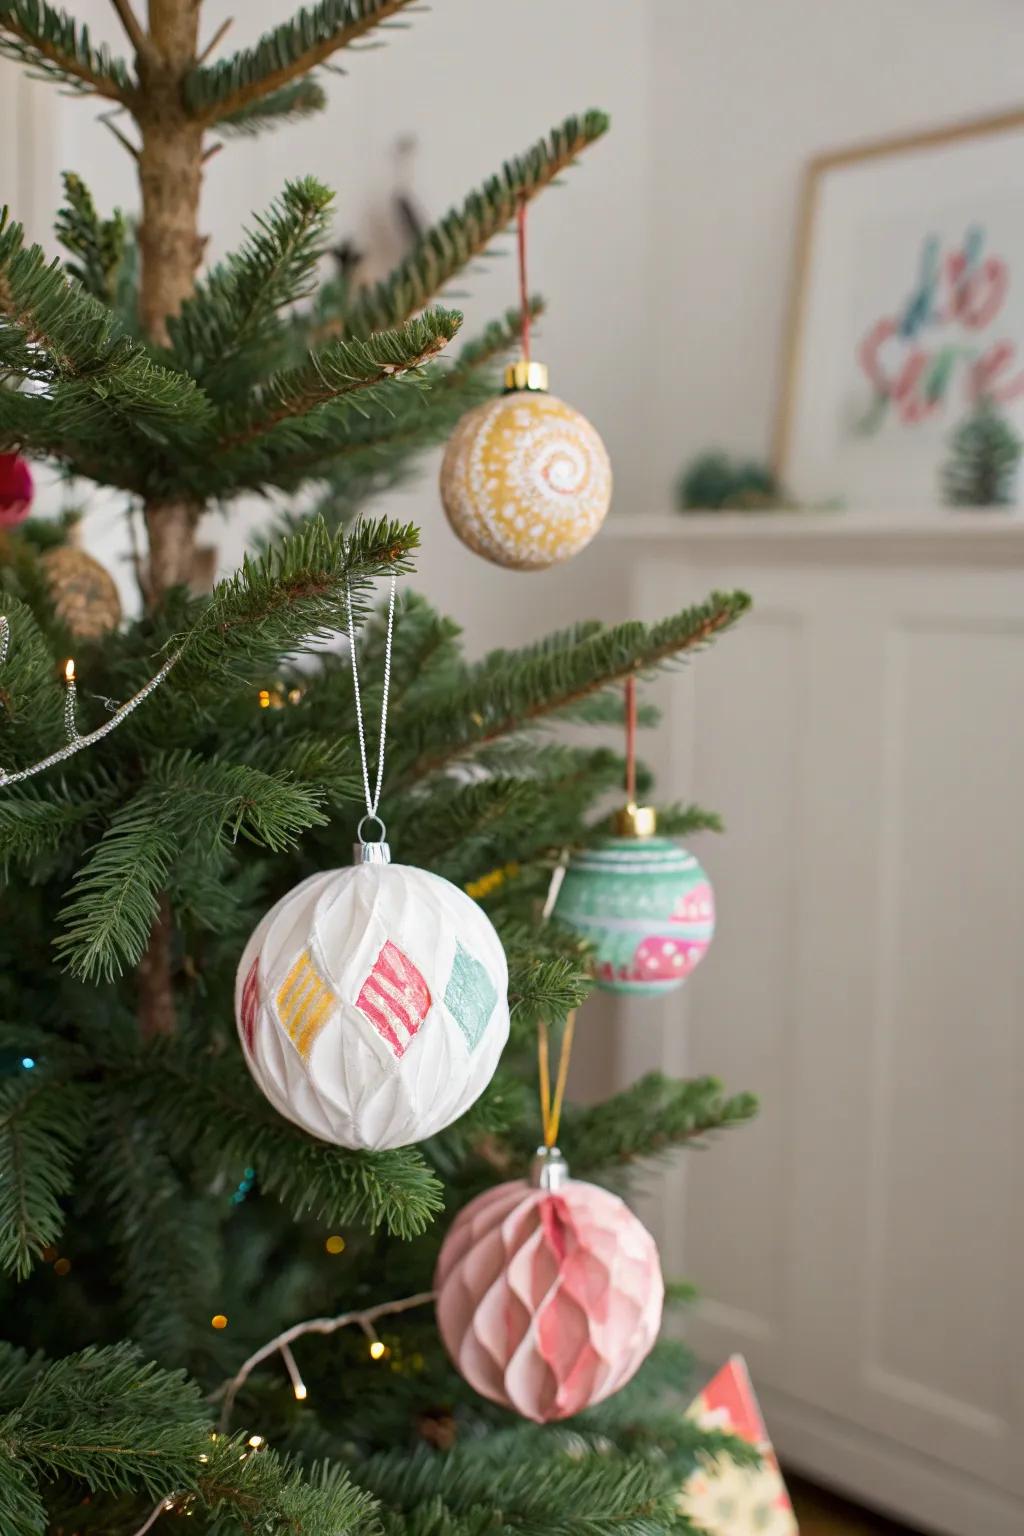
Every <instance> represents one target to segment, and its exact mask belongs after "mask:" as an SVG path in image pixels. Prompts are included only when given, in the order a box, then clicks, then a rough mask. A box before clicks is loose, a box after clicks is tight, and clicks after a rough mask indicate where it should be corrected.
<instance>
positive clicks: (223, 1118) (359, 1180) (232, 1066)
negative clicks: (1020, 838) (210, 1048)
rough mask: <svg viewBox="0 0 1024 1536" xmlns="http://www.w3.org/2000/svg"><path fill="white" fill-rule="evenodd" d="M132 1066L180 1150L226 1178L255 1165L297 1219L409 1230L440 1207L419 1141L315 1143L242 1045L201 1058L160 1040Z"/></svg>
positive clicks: (143, 1095) (143, 1094)
mask: <svg viewBox="0 0 1024 1536" xmlns="http://www.w3.org/2000/svg"><path fill="white" fill-rule="evenodd" d="M197 1060H201V1061H202V1070H201V1071H197ZM130 1072H131V1082H132V1083H133V1084H134V1085H135V1090H136V1096H137V1098H138V1099H139V1100H141V1102H143V1103H144V1104H145V1106H146V1109H147V1113H148V1115H149V1117H150V1119H151V1121H152V1123H154V1124H158V1125H159V1126H160V1128H161V1133H162V1135H163V1137H164V1139H165V1143H166V1145H167V1147H168V1148H169V1150H170V1151H171V1152H172V1153H173V1154H174V1155H175V1156H181V1157H188V1158H192V1159H199V1160H201V1161H202V1162H203V1164H204V1165H205V1166H206V1167H207V1168H208V1169H220V1170H223V1172H224V1175H225V1177H226V1178H229V1179H230V1178H234V1179H237V1177H238V1169H239V1168H244V1167H252V1168H254V1169H255V1170H256V1175H257V1178H258V1181H259V1184H260V1188H261V1189H262V1190H264V1191H265V1192H266V1193H267V1194H272V1195H274V1196H276V1198H277V1199H278V1200H279V1201H280V1202H281V1204H282V1205H285V1206H287V1207H288V1209H289V1210H290V1211H291V1212H292V1213H293V1215H294V1216H295V1217H296V1218H299V1217H301V1216H305V1215H307V1214H311V1215H313V1216H314V1217H317V1218H320V1219H322V1220H324V1221H329V1222H332V1223H337V1224H339V1225H344V1224H346V1223H361V1224H364V1225H366V1226H368V1227H370V1228H371V1229H376V1228H378V1227H380V1226H383V1227H385V1228H386V1229H387V1230H388V1231H389V1232H391V1233H393V1234H394V1235H395V1236H397V1237H401V1238H411V1237H416V1236H419V1235H420V1234H421V1233H422V1232H424V1231H425V1230H426V1228H427V1226H428V1225H429V1224H430V1222H431V1221H432V1220H433V1218H434V1216H435V1215H436V1214H437V1213H438V1211H439V1210H440V1209H441V1205H442V1201H441V1187H440V1184H439V1183H438V1181H437V1180H436V1178H435V1177H434V1175H433V1174H432V1173H431V1171H430V1169H429V1168H428V1167H427V1165H426V1163H425V1162H424V1160H423V1157H422V1155H421V1153H420V1152H419V1150H418V1148H415V1147H402V1148H399V1149H398V1150H397V1151H393V1152H347V1151H343V1150H342V1149H341V1148H338V1147H332V1146H328V1145H327V1144H325V1143H324V1142H317V1141H314V1140H313V1139H312V1138H311V1137H309V1136H307V1135H306V1134H305V1133H304V1132H303V1131H300V1130H299V1129H298V1127H297V1126H294V1125H292V1124H291V1123H290V1122H289V1121H287V1120H283V1119H282V1118H281V1116H280V1115H278V1114H277V1113H276V1112H275V1111H274V1110H273V1109H272V1108H271V1106H270V1105H269V1104H268V1103H267V1101H266V1099H264V1098H263V1097H262V1096H261V1095H260V1094H259V1092H258V1090H257V1089H256V1088H255V1086H254V1085H253V1083H252V1080H251V1079H250V1077H249V1074H248V1072H247V1071H246V1069H245V1067H244V1065H243V1064H242V1062H241V1060H240V1058H239V1057H238V1055H237V1053H235V1052H233V1053H232V1056H231V1058H230V1059H224V1058H219V1059H218V1058H214V1057H213V1056H211V1055H210V1054H206V1055H205V1056H200V1054H199V1052H198V1050H197V1048H196V1046H195V1045H194V1044H192V1043H187V1044H186V1045H185V1046H184V1047H182V1046H181V1044H180V1042H178V1041H174V1042H170V1043H165V1042H157V1043H156V1045H155V1046H154V1047H152V1048H151V1053H150V1054H148V1055H144V1056H142V1057H139V1058H137V1059H134V1060H133V1061H132V1063H131V1066H130ZM169 1088H173V1089H174V1090H175V1091H172V1092H168V1089H169Z"/></svg>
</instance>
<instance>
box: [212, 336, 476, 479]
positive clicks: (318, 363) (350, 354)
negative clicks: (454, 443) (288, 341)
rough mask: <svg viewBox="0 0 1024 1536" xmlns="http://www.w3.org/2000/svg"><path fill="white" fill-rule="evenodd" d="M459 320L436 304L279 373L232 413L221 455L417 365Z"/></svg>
mask: <svg viewBox="0 0 1024 1536" xmlns="http://www.w3.org/2000/svg"><path fill="white" fill-rule="evenodd" d="M461 323H462V316H461V315H460V314H459V312H458V310H450V309H433V310H428V311H427V313H426V314H423V315H420V316H419V317H418V318H417V319H415V320H409V321H406V322H405V324H403V325H401V326H399V327H397V328H396V329H394V330H390V331H378V332H376V333H375V334H374V335H372V336H369V337H367V339H366V340H365V341H335V342H331V343H330V344H329V345H328V346H326V347H323V348H321V350H320V351H319V352H314V353H312V354H311V355H310V357H309V359H308V361H307V362H306V363H304V364H302V365H301V366H299V367H297V368H289V369H285V370H284V371H283V372H281V373H279V374H277V375H276V376H275V377H274V378H273V379H271V380H270V381H269V383H268V384H267V385H266V386H265V387H264V388H263V389H262V390H261V391H259V393H258V395H257V396H256V398H255V399H254V400H253V401H252V402H251V404H250V405H249V407H248V408H247V409H246V410H245V411H244V412H243V413H241V414H240V415H239V417H238V418H237V419H231V418H229V419H228V423H227V427H228V430H227V431H226V432H225V433H224V435H223V436H222V437H221V440H220V443H219V445H218V447H217V453H218V455H220V454H223V453H228V454H230V453H231V451H232V450H233V449H237V448H239V447H243V446H244V445H245V444H247V443H249V442H251V441H252V440H253V439H254V438H258V437H263V436H264V435H265V434H267V433H268V432H270V431H271V430H272V429H273V428H274V427H276V426H279V425H280V424H281V423H283V422H288V421H291V420H294V419H295V418H308V417H309V416H310V415H311V413H313V412H315V411H316V410H317V408H318V407H320V406H325V405H328V404H333V403H335V402H341V401H344V400H345V398H346V397H348V396H350V395H353V394H355V393H356V392H357V391H360V390H367V389H372V388H373V387H375V386H377V385H380V384H383V383H384V382H385V381H386V380H388V379H392V378H394V377H395V376H396V375H399V374H403V373H408V372H409V371H410V370H411V369H415V368H419V367H420V366H421V365H422V364H423V363H425V362H426V361H427V360H428V359H429V358H431V357H433V356H435V355H436V353H438V352H440V351H441V349H442V348H443V347H444V346H446V345H447V343H448V342H449V341H450V340H451V339H452V337H453V336H454V335H455V333H456V331H457V330H458V328H459V326H460V325H461ZM310 425H313V423H310Z"/></svg>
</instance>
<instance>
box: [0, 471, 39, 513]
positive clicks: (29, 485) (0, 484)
mask: <svg viewBox="0 0 1024 1536" xmlns="http://www.w3.org/2000/svg"><path fill="white" fill-rule="evenodd" d="M34 491H35V487H34V485H33V482H32V471H31V470H30V469H29V467H28V464H27V463H26V462H25V460H24V459H23V458H22V457H21V455H20V454H19V453H0V528H16V527H17V525H18V524H19V523H23V522H24V521H25V519H26V517H28V514H29V512H30V511H31V510H32V497H33V494H34Z"/></svg>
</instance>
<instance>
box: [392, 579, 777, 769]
mask: <svg viewBox="0 0 1024 1536" xmlns="http://www.w3.org/2000/svg"><path fill="white" fill-rule="evenodd" d="M749 606H750V599H749V597H747V595H746V593H744V592H732V593H729V592H717V593H712V595H711V597H710V598H708V600H707V601H706V602H705V603H702V604H699V605H698V606H696V607H693V608H687V609H684V610H683V611H682V612H681V613H679V614H676V615H675V616H674V617H673V618H670V619H665V620H662V621H661V623H659V624H655V625H652V626H650V627H648V626H646V625H644V624H640V623H628V624H619V625H616V626H614V627H612V628H608V629H605V628H598V629H594V628H592V627H589V626H585V627H584V628H583V629H582V631H580V632H575V631H569V632H568V633H567V634H565V635H562V636H553V637H552V638H551V639H550V640H549V641H546V642H544V643H543V644H542V646H540V647H533V648H531V647H527V648H526V649H525V650H524V651H521V652H501V653H498V654H497V655H496V656H494V657H490V658H487V659H486V660H485V661H484V662H482V663H481V664H480V665H479V666H478V667H476V668H474V669H470V671H469V672H468V674H467V676H466V678H465V682H464V686H463V688H462V689H461V690H460V700H459V714H458V716H457V717H452V716H450V715H446V716H445V717H444V718H443V719H438V718H437V713H436V711H433V712H431V711H428V710H427V709H425V708H424V709H421V710H418V711H416V712H415V713H414V712H413V711H411V710H410V711H409V712H408V713H407V715H406V718H405V721H404V730H405V741H406V743H407V744H409V745H407V749H406V750H407V753H408V755H407V756H406V757H405V759H404V761H403V763H402V769H401V779H402V782H403V783H408V782H413V783H414V782H416V781H417V780H419V779H420V778H422V777H423V776H424V775H425V774H428V773H436V772H438V771H439V770H440V769H442V768H444V767H446V766H447V765H448V764H449V763H451V762H453V761H455V760H456V759H458V758H460V757H464V756H466V755H467V754H471V753H472V752H473V751H474V750H476V749H477V748H478V747H481V746H486V745H487V744H489V743H491V742H494V741H497V740H499V739H500V738H501V737H503V736H509V735H512V734H515V733H518V732H520V731H522V730H523V729H524V728H525V727H528V726H530V725H532V724H535V723H536V722H538V721H540V720H543V719H546V718H550V717H551V716H553V715H557V716H562V717H566V716H570V717H571V712H572V708H573V706H574V705H575V704H577V703H578V702H579V701H580V700H584V699H586V698H588V697H589V696H590V695H592V694H594V693H597V692H599V691H600V690H601V689H604V688H608V687H609V686H611V685H612V684H614V683H618V682H621V681H623V680H624V679H625V678H627V677H629V676H630V675H631V674H633V673H636V672H644V671H647V670H649V669H651V668H654V667H657V666H662V665H664V664H665V663H667V662H672V661H678V660H681V659H683V658H684V657H686V656H687V655H689V654H691V653H692V652H693V651H695V650H698V649H700V648H701V647H702V646H704V645H706V644H708V643H709V642H710V641H711V640H713V639H714V638H715V636H716V635H719V634H721V633H722V632H723V631H724V630H726V629H728V628H730V627H731V626H732V625H733V624H734V623H736V621H737V620H738V619H739V618H740V617H741V616H742V615H743V613H745V612H746V610H747V608H748V607H749ZM431 713H432V714H433V718H431ZM417 738H418V740H417Z"/></svg>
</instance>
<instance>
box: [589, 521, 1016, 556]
mask: <svg viewBox="0 0 1024 1536" xmlns="http://www.w3.org/2000/svg"><path fill="white" fill-rule="evenodd" d="M602 538H605V539H614V540H616V541H629V542H630V543H632V544H634V545H636V546H638V547H640V548H648V549H649V548H650V547H651V546H652V545H656V546H659V547H661V548H662V549H664V551H665V553H666V555H667V554H668V552H669V550H670V549H672V548H678V549H679V550H680V551H682V550H684V549H689V550H692V549H693V548H694V547H695V546H698V547H699V548H700V550H701V553H702V555H704V554H710V553H711V552H712V551H720V552H721V553H723V554H727V555H728V556H729V558H735V557H737V556H742V557H743V558H751V559H755V560H770V561H772V562H773V563H774V562H778V561H782V560H811V561H853V562H866V563H870V564H877V563H893V564H898V563H903V562H911V563H920V562H934V563H942V564H953V565H955V564H963V565H1005V564H1024V516H1021V515H1020V514H1019V513H1018V512H1016V511H1005V512H1004V511H1000V510H994V511H978V512H972V511H964V512H959V511H951V510H949V509H947V508H936V509H934V510H931V511H922V512H914V513H905V512H904V513H901V512H898V511H893V512H891V513H885V512H866V511H865V512H858V511H841V512H687V513H682V512H678V513H645V512H641V513H635V514H629V513H619V514H617V515H615V516H613V517H610V518H609V519H608V521H607V523H606V525H605V528H604V530H603V532H602Z"/></svg>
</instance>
